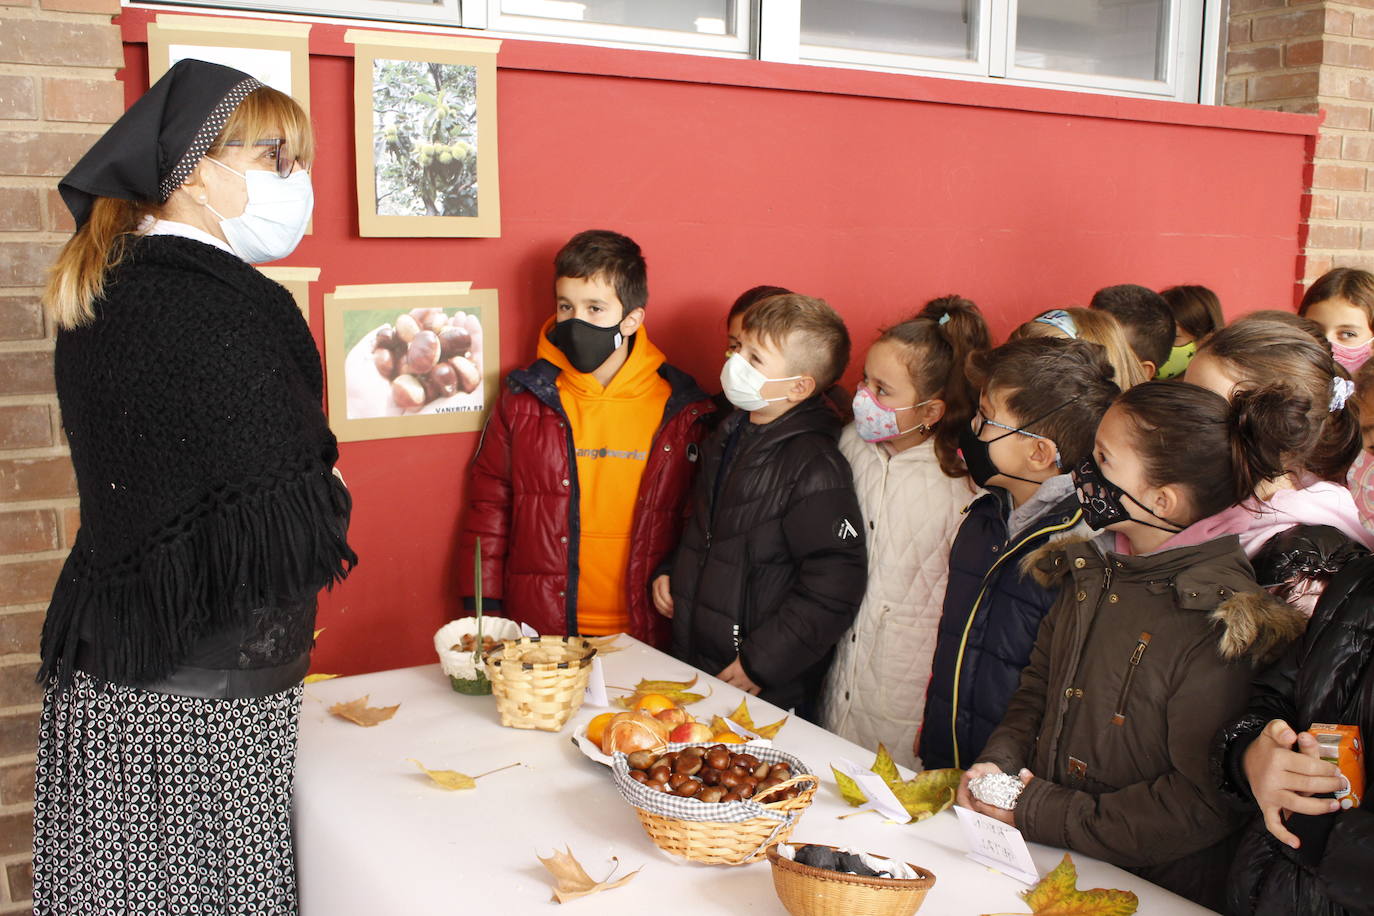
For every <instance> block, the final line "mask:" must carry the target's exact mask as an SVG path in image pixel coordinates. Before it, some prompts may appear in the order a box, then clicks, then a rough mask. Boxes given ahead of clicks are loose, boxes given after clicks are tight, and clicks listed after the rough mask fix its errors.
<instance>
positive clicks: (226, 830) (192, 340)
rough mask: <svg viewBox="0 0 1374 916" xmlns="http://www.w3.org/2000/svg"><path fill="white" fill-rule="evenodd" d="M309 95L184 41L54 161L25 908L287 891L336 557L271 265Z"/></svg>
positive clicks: (217, 903) (315, 392)
mask: <svg viewBox="0 0 1374 916" xmlns="http://www.w3.org/2000/svg"><path fill="white" fill-rule="evenodd" d="M312 155H313V141H312V136H311V132H310V125H309V121H308V120H307V118H306V116H305V114H304V112H302V110H301V109H300V107H299V106H298V105H296V103H295V102H294V101H292V100H291V99H290V97H288V96H286V95H283V94H282V93H280V92H277V91H275V90H273V89H270V88H268V87H266V86H264V85H262V84H261V83H259V82H258V81H257V80H255V79H252V78H251V77H249V76H247V75H246V74H244V73H241V72H239V71H237V70H232V69H230V68H227V67H221V66H218V65H215V64H208V63H204V62H202V61H194V60H184V61H181V62H180V63H178V64H176V65H175V66H173V67H172V68H171V69H170V70H169V71H168V72H167V74H166V75H165V76H164V77H163V78H162V79H160V80H159V81H158V82H157V83H156V84H155V85H154V86H153V87H152V88H151V89H149V91H148V92H147V94H145V95H144V96H143V97H142V98H141V99H139V100H138V101H137V102H135V103H134V105H133V106H132V107H131V108H130V109H129V111H128V112H127V113H126V114H125V115H124V116H123V117H122V118H121V119H120V120H119V121H118V122H117V123H116V124H115V125H114V126H112V127H111V128H110V130H109V131H108V133H106V134H105V136H104V137H102V138H101V139H100V140H99V141H97V142H96V144H95V146H94V147H92V149H91V150H90V152H89V153H87V154H86V156H85V157H84V158H83V159H82V160H81V161H80V162H79V163H78V164H77V165H76V167H75V168H74V169H73V170H72V171H71V173H70V174H69V175H67V177H66V178H64V179H63V181H62V182H61V184H60V186H59V187H60V190H61V193H62V196H63V198H64V200H65V201H66V203H67V205H68V207H69V208H70V209H71V211H72V214H73V216H74V217H75V219H76V225H77V229H76V232H75V234H74V235H73V236H72V238H71V239H70V240H69V241H68V242H67V244H66V247H65V248H63V250H62V252H61V254H60V255H59V256H58V259H57V263H56V265H55V266H54V268H53V271H52V275H51V279H50V281H49V284H48V288H47V292H46V295H45V304H46V306H47V308H48V310H49V314H50V315H51V317H52V320H53V322H54V324H55V325H56V326H57V329H58V334H57V348H56V354H55V371H56V377H57V393H58V402H59V404H60V406H61V409H62V423H63V427H64V429H65V430H66V433H67V438H68V440H69V442H70V443H71V453H72V463H73V465H74V466H75V468H76V478H77V487H78V490H79V493H80V496H81V529H80V533H79V534H78V536H77V540H76V544H75V546H74V547H73V548H72V552H71V555H70V556H69V557H68V559H67V563H66V565H65V567H64V568H63V570H62V574H61V577H60V579H59V581H58V584H57V587H56V589H55V591H54V592H53V597H52V602H51V604H50V606H49V608H48V615H47V619H46V621H45V623H44V627H43V640H42V655H43V666H42V672H41V674H40V680H42V681H43V682H44V684H45V687H46V694H45V697H44V704H43V716H42V723H41V727H40V734H39V744H38V762H37V769H36V782H35V811H34V912H35V913H38V914H42V913H59V912H60V913H75V912H81V913H94V912H120V913H154V912H156V913H168V912H188V913H190V912H195V913H209V912H214V913H253V914H266V913H291V912H295V911H296V888H295V868H294V862H293V858H292V852H291V834H290V807H291V781H292V773H293V767H294V761H295V750H296V720H297V716H298V714H299V710H300V700H301V687H300V684H301V679H302V677H303V675H304V674H305V671H306V669H307V667H308V666H309V655H310V649H311V646H312V645H313V627H314V619H315V598H316V595H317V593H318V591H319V590H320V588H322V587H324V586H327V585H330V584H332V583H333V582H335V581H338V580H340V579H342V578H343V577H344V576H346V575H347V574H348V571H349V569H351V567H352V565H353V563H354V562H355V561H356V557H355V556H354V554H353V552H352V550H351V549H350V548H349V546H348V543H347V540H346V533H347V525H348V515H349V509H350V503H349V498H348V492H347V490H346V489H345V488H344V486H343V484H342V482H341V480H340V478H338V476H337V475H336V473H335V472H334V470H333V467H334V462H335V460H336V458H337V457H338V451H337V446H336V443H335V440H334V436H333V435H332V434H331V433H330V431H329V426H328V423H327V421H326V419H325V417H324V413H323V411H322V410H321V407H320V405H321V398H322V384H321V382H322V375H321V370H320V360H319V355H318V353H317V352H316V350H315V345H314V341H313V339H312V338H311V336H310V331H309V328H308V327H307V325H306V323H305V321H304V320H303V318H302V317H301V314H300V311H299V310H298V309H297V307H296V305H295V303H294V301H293V300H292V298H291V296H290V294H289V293H287V291H286V290H285V289H283V288H282V287H281V286H279V285H278V284H276V283H273V282H271V281H270V280H268V279H267V278H266V277H264V276H263V275H262V274H261V273H259V272H258V271H257V270H255V269H254V268H253V267H252V266H250V265H251V263H258V262H262V261H267V260H273V259H275V258H280V257H284V256H285V255H287V254H289V253H290V252H291V250H292V249H293V248H294V247H295V246H296V244H297V242H299V241H300V238H301V235H302V233H303V232H304V229H305V226H306V223H307V221H308V220H309V218H310V212H311V207H312V203H313V198H312V192H311V187H310V175H309V172H308V171H307V170H306V169H307V167H308V166H309V164H310V161H311V158H312Z"/></svg>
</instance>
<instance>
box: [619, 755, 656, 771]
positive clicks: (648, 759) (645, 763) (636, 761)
mask: <svg viewBox="0 0 1374 916" xmlns="http://www.w3.org/2000/svg"><path fill="white" fill-rule="evenodd" d="M654 759H655V755H654V754H653V753H652V752H650V751H635V752H634V753H632V754H629V755H627V756H626V757H625V762H626V763H627V764H629V765H630V769H632V770H643V771H644V772H645V773H647V772H648V771H649V768H650V767H651V766H653V765H654Z"/></svg>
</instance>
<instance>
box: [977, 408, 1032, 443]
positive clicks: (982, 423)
mask: <svg viewBox="0 0 1374 916" xmlns="http://www.w3.org/2000/svg"><path fill="white" fill-rule="evenodd" d="M1040 419H1042V420H1043V419H1044V417H1041V418H1040ZM970 425H971V426H972V427H973V434H974V435H975V436H980V437H981V436H982V435H983V428H984V427H987V426H992V427H995V428H997V429H1005V430H1006V433H1005V434H1004V435H1002V436H998V437H997V438H998V439H1003V438H1006V436H1010V435H1011V434H1012V433H1020V434H1021V435H1023V436H1030V437H1031V438H1032V439H1046V440H1048V439H1049V436H1042V435H1040V434H1038V433H1028V432H1026V431H1025V430H1024V429H1022V428H1021V427H1019V426H1008V425H1007V424H1005V423H998V422H997V421H996V420H989V419H988V418H987V417H985V416H983V412H982V411H981V410H980V411H978V412H977V413H976V414H974V415H973V420H972V422H971V423H970ZM1028 425H1029V424H1028ZM993 441H996V440H993Z"/></svg>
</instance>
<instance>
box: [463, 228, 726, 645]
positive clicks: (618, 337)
mask: <svg viewBox="0 0 1374 916" xmlns="http://www.w3.org/2000/svg"><path fill="white" fill-rule="evenodd" d="M554 271H555V279H554V296H555V309H554V315H553V316H552V317H551V318H550V319H549V320H548V321H547V322H545V324H544V326H543V328H542V329H541V330H540V333H539V339H538V342H537V350H536V353H537V356H538V358H537V359H536V360H535V362H534V363H533V364H532V365H530V366H529V367H528V368H527V369H521V370H516V371H514V372H512V373H511V374H510V375H509V376H508V377H507V386H508V390H507V391H505V392H503V393H502V395H501V398H500V400H499V401H498V402H497V405H496V408H495V410H493V412H492V414H491V417H490V418H489V419H488V420H487V425H486V428H485V429H484V431H483V433H482V441H481V444H480V445H479V446H478V449H477V454H476V455H475V456H474V458H473V462H472V468H471V477H470V480H469V485H468V501H469V506H468V512H467V516H466V519H465V521H464V525H463V533H462V537H461V544H462V546H463V548H464V549H463V552H462V553H461V554H460V555H461V556H467V557H471V555H472V554H471V551H472V549H473V544H474V543H475V541H476V539H477V538H478V537H480V538H481V540H482V585H483V596H484V607H485V608H486V609H488V610H492V611H497V612H498V613H502V614H504V615H505V616H507V617H511V618H513V619H515V620H519V621H522V622H525V623H528V624H529V625H530V626H532V627H534V628H535V629H536V630H538V631H539V632H540V633H548V634H567V635H572V634H579V633H580V634H586V635H601V634H607V633H620V632H626V633H630V634H631V635H632V636H635V637H636V638H638V639H641V640H643V641H645V642H647V643H649V644H650V645H654V646H659V647H664V646H666V643H667V639H668V635H669V634H668V624H667V621H665V620H664V619H663V618H662V617H660V616H659V615H658V614H657V613H655V612H654V610H653V607H652V604H651V602H650V596H649V587H650V579H651V576H652V573H653V571H654V569H655V567H656V566H658V564H659V563H660V562H661V561H662V560H663V558H664V557H665V556H667V554H668V553H669V551H671V550H672V549H673V547H674V546H675V545H676V543H677V538H678V534H679V532H680V530H681V519H682V509H683V504H684V502H685V501H686V499H687V496H688V494H689V493H690V491H691V485H692V478H693V476H694V473H695V468H696V462H697V457H698V454H699V449H698V443H699V442H700V440H701V438H702V436H703V435H704V433H705V426H704V423H703V421H704V420H705V418H706V416H707V415H708V414H710V413H711V412H712V411H713V410H714V407H713V405H712V403H711V401H710V399H709V398H707V396H706V395H705V394H704V393H702V391H701V389H699V388H698V387H697V385H696V382H694V381H693V380H692V378H691V376H689V375H687V374H686V373H685V372H682V371H680V370H678V369H675V368H674V367H672V366H670V365H668V363H667V362H666V361H665V359H664V356H663V353H662V351H660V350H659V349H658V348H657V347H656V346H654V344H653V343H652V342H651V341H650V340H649V337H648V334H647V333H646V332H645V330H644V314H645V304H646V303H647V301H648V297H649V290H648V281H647V277H646V269H645V264H644V258H643V255H642V254H641V253H640V250H639V246H638V245H636V244H635V243H634V242H633V241H632V240H630V239H629V238H627V237H625V236H623V235H620V234H618V233H615V232H608V231H603V230H589V231H586V232H581V233H578V234H577V235H576V236H574V237H573V238H572V239H571V240H570V241H569V242H568V243H567V244H566V245H565V246H563V249H562V250H561V251H559V253H558V255H557V257H556V258H555V259H554ZM458 566H459V569H460V570H462V571H463V575H462V579H461V584H462V589H463V595H464V596H465V597H466V596H471V595H472V594H473V591H474V590H473V583H472V581H471V580H472V573H471V570H472V564H471V563H470V562H460V563H459V564H458ZM468 603H470V598H468Z"/></svg>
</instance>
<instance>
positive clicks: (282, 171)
mask: <svg viewBox="0 0 1374 916" xmlns="http://www.w3.org/2000/svg"><path fill="white" fill-rule="evenodd" d="M224 145H225V146H243V141H242V140H225V141H224ZM253 145H254V146H268V147H271V148H272V162H273V163H274V164H275V165H276V169H277V175H278V177H280V178H290V177H291V173H292V172H293V171H295V168H296V160H295V159H292V158H291V157H290V156H288V155H286V140H285V139H284V138H282V137H269V138H267V139H264V140H254V141H253Z"/></svg>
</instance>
